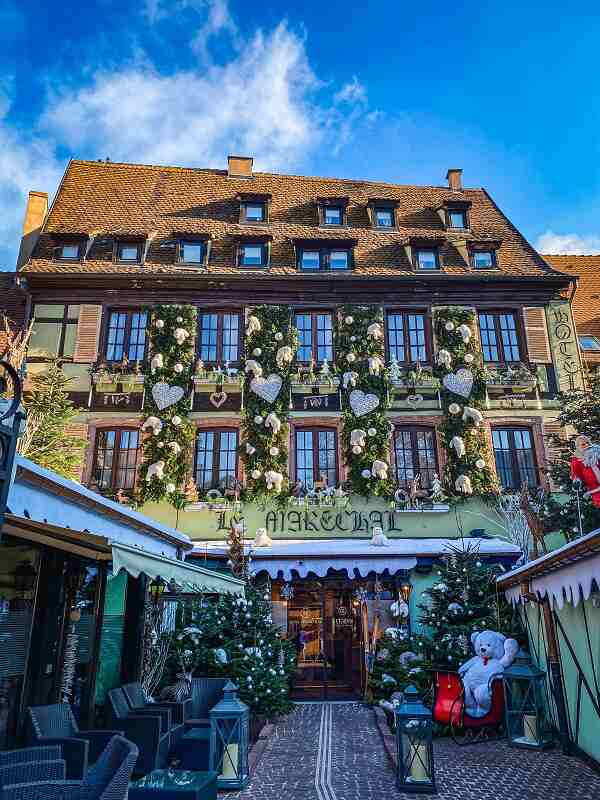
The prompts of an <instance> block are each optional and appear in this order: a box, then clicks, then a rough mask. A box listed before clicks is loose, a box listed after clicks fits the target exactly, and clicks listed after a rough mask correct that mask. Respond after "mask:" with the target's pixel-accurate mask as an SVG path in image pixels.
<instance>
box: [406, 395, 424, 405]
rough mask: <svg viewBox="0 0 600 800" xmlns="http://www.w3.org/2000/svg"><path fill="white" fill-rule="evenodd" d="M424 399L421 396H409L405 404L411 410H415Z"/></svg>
mask: <svg viewBox="0 0 600 800" xmlns="http://www.w3.org/2000/svg"><path fill="white" fill-rule="evenodd" d="M423 400H424V397H423V395H422V394H409V395H408V397H407V398H406V402H407V403H408V405H409V406H410V407H411V408H417V407H418V406H420V405H421V403H422V402H423Z"/></svg>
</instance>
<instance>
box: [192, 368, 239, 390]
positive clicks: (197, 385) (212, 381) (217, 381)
mask: <svg viewBox="0 0 600 800" xmlns="http://www.w3.org/2000/svg"><path fill="white" fill-rule="evenodd" d="M192 382H193V384H194V391H196V392H202V393H203V394H207V393H208V394H211V393H212V392H214V391H216V390H217V389H223V391H226V392H228V393H229V394H236V393H239V392H241V391H242V377H241V375H221V376H218V375H215V374H214V373H212V372H211V373H209V374H208V375H201V376H200V375H194V376H193V377H192Z"/></svg>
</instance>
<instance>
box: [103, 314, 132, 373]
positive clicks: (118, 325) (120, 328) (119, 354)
mask: <svg viewBox="0 0 600 800" xmlns="http://www.w3.org/2000/svg"><path fill="white" fill-rule="evenodd" d="M126 324H127V312H126V311H113V312H112V313H111V315H110V317H109V320H108V336H107V339H106V360H107V361H121V359H122V358H123V353H124V344H125V326H126Z"/></svg>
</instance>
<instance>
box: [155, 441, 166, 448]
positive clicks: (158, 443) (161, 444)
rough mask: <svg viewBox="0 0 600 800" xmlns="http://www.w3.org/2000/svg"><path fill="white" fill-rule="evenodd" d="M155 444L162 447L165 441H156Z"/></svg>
mask: <svg viewBox="0 0 600 800" xmlns="http://www.w3.org/2000/svg"><path fill="white" fill-rule="evenodd" d="M156 446H157V447H164V446H165V443H164V442H157V443H156Z"/></svg>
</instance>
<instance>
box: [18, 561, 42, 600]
mask: <svg viewBox="0 0 600 800" xmlns="http://www.w3.org/2000/svg"><path fill="white" fill-rule="evenodd" d="M12 574H13V578H14V580H15V592H16V593H17V594H19V595H21V597H22V598H23V599H25V596H26V595H27V594H28V593H29V592H32V591H33V589H34V587H35V579H36V578H37V570H36V568H35V567H34V566H33V564H32V563H31V561H29V560H27V559H26V560H25V561H21V562H20V563H19V564H17V566H16V567H15V568H14V570H13V573H12Z"/></svg>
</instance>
